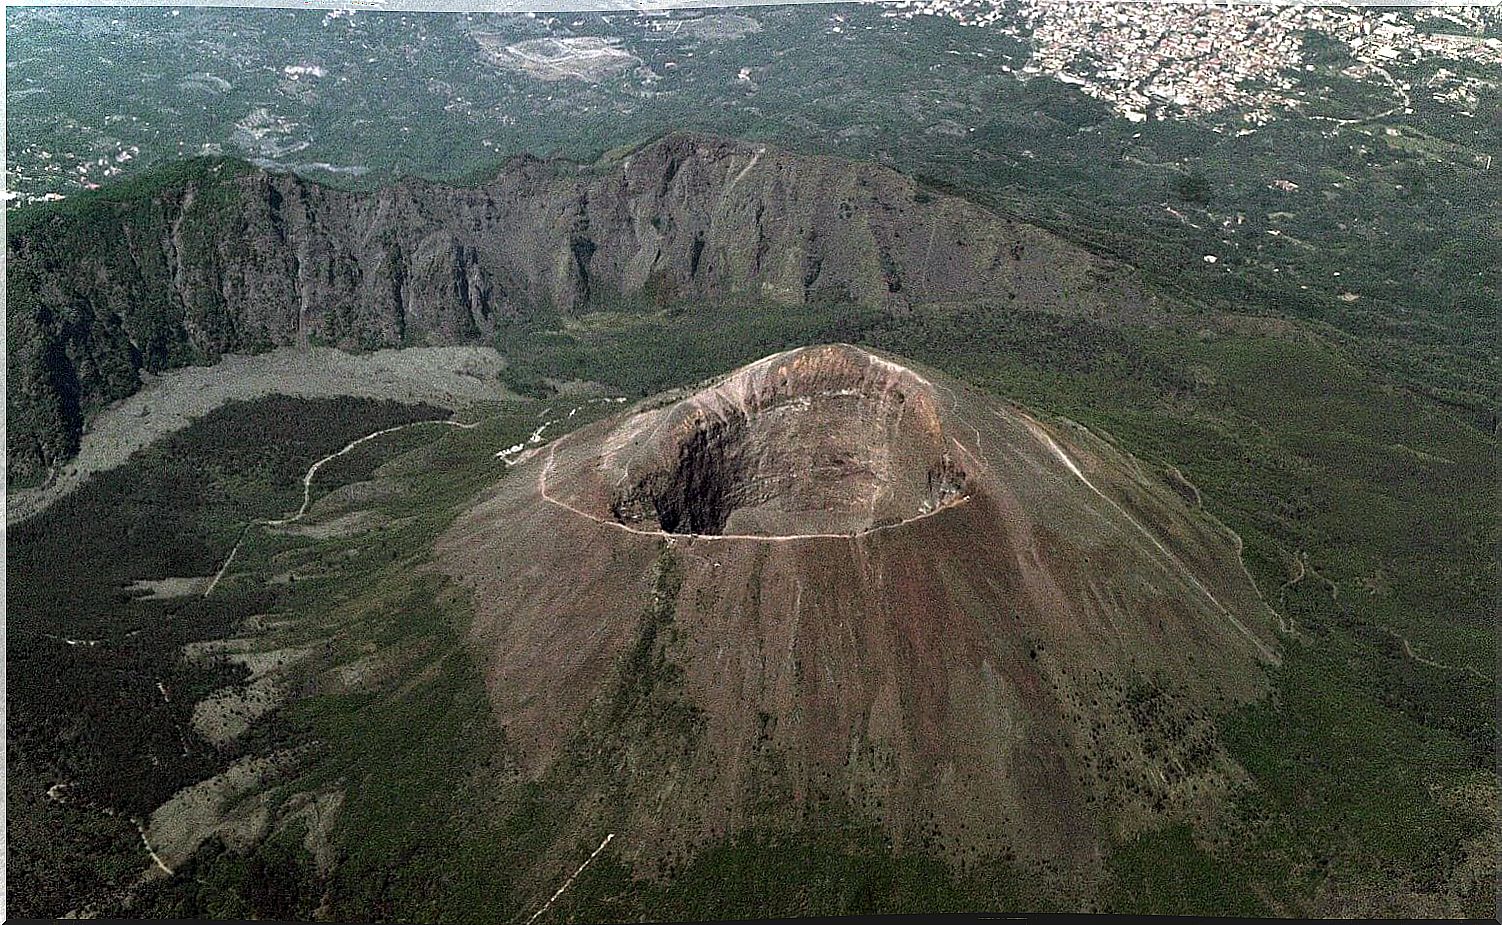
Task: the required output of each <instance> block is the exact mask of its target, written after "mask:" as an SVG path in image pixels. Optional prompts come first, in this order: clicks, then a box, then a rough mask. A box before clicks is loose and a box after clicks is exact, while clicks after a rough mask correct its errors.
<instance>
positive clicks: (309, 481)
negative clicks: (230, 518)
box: [236, 418, 480, 548]
mask: <svg viewBox="0 0 1502 925" xmlns="http://www.w3.org/2000/svg"><path fill="white" fill-rule="evenodd" d="M424 424H443V425H445V426H447V427H461V428H463V429H465V430H469V429H471V428H475V427H479V426H480V422H479V421H474V422H472V423H469V424H465V423H463V422H461V421H451V420H449V419H448V418H439V419H437V420H431V421H412V422H410V423H407V424H398V425H396V426H395V427H387V428H384V429H382V430H378V431H376V432H375V433H370V434H366V435H365V436H363V437H359V438H356V439H354V440H351V441H350V442H349V443H346V444H345V445H344V447H343V448H342V449H339V450H336V451H334V452H332V453H330V454H329V455H327V456H325V457H323V458H322V459H320V460H318V461H317V462H315V463H313V465H311V466H309V467H308V472H307V474H306V475H304V476H303V477H302V507H300V508H298V509H297V513H296V514H293V515H292V516H291V517H284V518H282V519H280V520H263V521H261V523H262V524H263V525H264V526H267V527H280V526H284V525H286V524H290V523H296V522H297V521H299V520H302V517H303V515H304V514H306V513H307V512H308V505H310V504H312V503H313V498H312V493H313V477H314V476H316V475H317V474H318V470H319V469H322V468H323V466H324V464H325V463H328V462H332V461H333V460H335V459H338V458H339V457H340V456H343V455H344V454H345V453H348V452H349V451H350V450H353V449H354V448H355V447H357V446H359V445H360V444H362V443H367V442H369V441H371V440H374V439H375V438H377V437H384V436H385V435H387V434H393V433H396V432H397V431H399V430H406V429H407V428H409V427H421V426H422V425H424ZM236 548H238V544H237V546H236Z"/></svg>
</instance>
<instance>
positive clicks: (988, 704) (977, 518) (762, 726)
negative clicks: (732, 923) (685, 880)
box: [437, 345, 1278, 883]
mask: <svg viewBox="0 0 1502 925" xmlns="http://www.w3.org/2000/svg"><path fill="white" fill-rule="evenodd" d="M1238 551H1239V547H1238V543H1237V540H1236V538H1235V537H1234V535H1233V534H1231V533H1230V532H1229V531H1227V530H1225V529H1224V528H1223V527H1221V526H1220V525H1219V524H1217V523H1216V522H1214V521H1213V520H1212V519H1211V518H1209V517H1208V516H1206V515H1205V514H1203V513H1202V512H1201V511H1200V510H1199V509H1197V508H1196V507H1193V506H1191V504H1190V503H1189V502H1187V501H1186V500H1185V498H1184V497H1183V496H1182V495H1181V494H1179V493H1177V492H1176V491H1175V490H1174V489H1173V487H1171V485H1170V483H1169V482H1168V481H1167V480H1165V479H1164V478H1163V477H1162V476H1160V475H1158V474H1155V473H1154V472H1153V471H1151V470H1150V469H1148V468H1146V467H1145V466H1144V465H1142V464H1141V463H1139V462H1137V461H1136V460H1134V459H1132V458H1131V457H1129V456H1128V455H1127V454H1125V453H1124V452H1122V451H1121V450H1119V449H1118V448H1116V447H1115V446H1114V445H1112V444H1111V443H1110V442H1108V441H1106V440H1104V439H1102V438H1101V437H1099V436H1096V435H1094V434H1092V433H1090V432H1088V431H1086V430H1084V429H1083V428H1080V427H1078V426H1076V425H1072V424H1069V423H1068V422H1061V421H1050V420H1045V419H1043V418H1040V417H1037V416H1034V415H1032V414H1029V413H1027V412H1026V411H1024V410H1022V409H1021V408H1019V407H1016V406H1013V405H1011V404H1009V403H1006V402H1002V401H998V400H996V399H994V398H988V397H985V396H983V395H981V394H979V393H976V392H974V391H971V390H968V389H967V388H966V387H964V386H962V385H960V384H958V383H953V384H951V383H950V382H948V381H946V380H945V379H943V378H942V377H940V376H938V375H937V374H932V375H930V374H924V373H919V372H917V371H915V370H914V369H912V368H909V367H908V366H905V365H902V364H900V363H898V362H895V361H894V360H892V359H889V358H885V357H880V356H877V355H874V354H871V353H868V352H866V351H864V350H860V349H857V348H854V347H849V346H844V345H835V346H822V347H810V348H804V349H799V350H794V351H789V352H785V353H780V354H776V355H774V356H771V357H768V358H766V359H764V360H761V361H759V362H756V363H753V364H751V365H749V366H746V367H744V368H742V369H739V370H737V371H735V372H733V373H731V374H729V375H727V376H725V377H723V378H721V379H719V380H717V381H714V382H712V383H710V384H708V385H706V386H705V387H703V388H702V389H700V390H698V391H693V392H689V393H685V394H679V395H671V396H666V397H664V398H661V399H657V400H652V401H648V402H644V403H642V404H640V405H638V406H636V408H634V409H633V410H631V411H629V412H626V413H624V414H623V415H622V416H619V417H615V418H609V419H605V420H602V421H600V422H597V423H595V424H593V425H590V426H588V427H586V428H583V429H581V430H578V431H575V432H573V433H571V434H569V435H567V436H566V437H563V438H561V439H560V440H558V441H556V442H555V443H554V444H553V445H552V446H551V447H550V448H547V449H540V450H537V451H534V453H533V455H532V456H531V457H530V458H527V459H523V460H521V461H520V462H519V463H518V465H517V467H516V468H515V469H513V470H512V471H511V473H510V474H509V475H508V476H507V477H506V478H505V479H503V480H501V481H499V482H498V483H497V485H496V486H495V488H494V489H493V490H490V491H489V492H488V493H487V494H486V495H485V496H484V497H483V498H482V499H481V500H479V501H478V502H477V503H476V504H475V505H474V506H473V507H472V508H471V509H469V510H468V511H467V512H465V513H463V514H461V515H460V516H459V518H458V519H457V520H456V521H455V522H454V524H453V525H452V527H451V528H450V529H449V530H448V532H447V533H446V534H445V535H443V536H442V537H441V538H440V539H439V540H438V543H437V552H438V562H439V563H440V567H441V568H442V569H443V570H444V571H445V572H446V573H448V574H449V575H450V576H452V577H453V578H455V579H457V580H458V581H459V582H460V583H461V584H463V585H467V586H468V587H469V588H470V589H472V591H473V596H474V601H475V608H476V620H475V622H474V624H473V629H472V632H471V642H472V645H473V647H474V650H475V651H476V653H477V654H478V657H479V658H480V660H481V662H482V663H483V667H484V671H485V676H486V679H487V686H488V691H489V696H490V699H491V702H492V704H493V707H494V709H495V711H496V712H497V714H498V716H499V718H500V720H501V723H502V725H503V727H504V729H505V735H506V739H507V745H508V747H509V748H510V749H511V751H512V753H513V755H514V757H515V761H516V764H517V768H518V770H519V772H520V773H521V774H522V775H523V776H524V777H528V778H532V779H539V780H543V779H555V780H556V779H558V778H559V777H560V775H565V774H568V773H572V772H573V771H577V770H578V769H580V768H582V767H585V766H588V765H590V763H591V762H594V763H595V764H597V765H598V764H603V765H604V766H605V767H606V771H605V773H604V774H603V775H602V776H601V777H600V778H599V780H598V784H597V792H596V793H595V794H594V796H595V799H593V800H588V799H581V800H579V801H578V802H577V804H576V805H577V807H578V808H577V810H576V812H577V814H578V818H577V820H575V822H576V825H577V829H578V830H579V831H578V833H577V834H578V835H584V834H586V833H594V838H595V839H596V840H598V838H599V837H601V836H602V835H603V834H605V833H606V832H611V833H614V834H615V835H616V848H617V850H619V851H621V852H622V853H623V856H624V857H626V858H629V859H631V860H632V861H633V862H634V863H635V864H636V865H637V867H638V868H639V869H640V868H642V867H644V866H650V865H651V864H656V865H658V866H659V867H660V866H661V865H663V864H667V865H668V866H669V867H670V868H671V867H672V866H673V865H675V864H677V863H678V862H680V861H681V860H682V859H683V856H684V855H685V854H688V853H691V852H692V851H693V850H694V847H695V846H697V845H702V844H704V843H705V842H706V840H708V839H712V838H714V837H716V836H720V835H724V834H727V833H734V832H736V831H738V830H741V829H743V828H745V827H749V826H763V825H774V826H775V825H786V826H799V825H809V824H813V823H814V821H815V820H817V819H818V818H820V814H821V813H823V812H825V811H829V812H834V811H835V810H836V809H837V810H838V811H839V812H841V813H846V814H854V815H855V816H856V817H858V818H860V819H863V820H865V821H867V822H877V823H879V824H880V825H881V826H883V827H884V828H885V829H886V831H887V832H888V833H889V835H890V837H891V838H892V839H893V843H894V845H896V846H898V847H899V848H903V847H912V848H915V849H921V850H925V851H937V852H940V853H942V854H943V855H945V856H946V857H949V858H951V859H952V860H956V861H958V862H959V863H961V864H966V863H970V862H983V861H986V860H987V859H995V858H1000V859H1003V860H1005V861H1007V862H1015V863H1019V864H1022V865H1024V866H1027V867H1031V868H1034V869H1035V870H1036V871H1037V872H1038V873H1040V874H1042V875H1048V874H1052V875H1054V877H1055V878H1057V879H1056V880H1055V882H1059V883H1062V882H1065V879H1064V878H1066V877H1068V878H1075V877H1079V876H1081V875H1082V874H1088V873H1089V872H1090V871H1093V870H1098V867H1099V865H1098V861H1099V859H1100V857H1101V853H1102V850H1103V847H1104V845H1105V843H1106V842H1107V840H1108V839H1110V838H1112V837H1120V836H1122V835H1124V834H1127V833H1130V832H1132V831H1134V830H1139V829H1141V828H1142V827H1144V826H1149V825H1157V824H1161V823H1162V822H1164V821H1166V820H1169V819H1173V818H1190V817H1200V816H1202V815H1203V814H1205V813H1208V812H1211V811H1213V809H1214V807H1215V806H1216V805H1217V803H1218V798H1219V796H1220V794H1222V793H1223V792H1224V791H1225V788H1226V787H1227V786H1228V785H1230V784H1232V783H1234V782H1235V780H1236V779H1237V777H1238V774H1239V771H1238V769H1237V768H1236V767H1235V765H1234V764H1233V763H1232V762H1231V761H1230V760H1229V759H1228V758H1227V757H1226V756H1225V754H1224V753H1223V752H1222V750H1221V748H1220V746H1219V745H1218V744H1217V740H1216V734H1215V725H1214V717H1215V715H1216V713H1217V711H1218V710H1219V709H1221V708H1222V707H1224V706H1227V705H1229V704H1231V703H1234V702H1241V701H1244V700H1246V699H1248V698H1251V697H1255V696H1257V694H1258V693H1259V692H1260V690H1261V688H1262V685H1263V671H1262V670H1261V667H1262V666H1263V665H1264V664H1267V663H1270V662H1274V661H1276V660H1277V658H1278V654H1277V651H1276V649H1275V633H1274V631H1273V630H1272V628H1271V627H1272V614H1271V612H1270V611H1269V610H1267V608H1265V606H1264V605H1263V604H1262V602H1261V600H1260V598H1259V596H1258V594H1257V592H1256V590H1255V588H1254V587H1253V585H1252V583H1251V581H1250V580H1249V579H1248V577H1247V575H1246V573H1245V571H1244V570H1243V568H1242V565H1241V562H1240V559H1239V554H1238Z"/></svg>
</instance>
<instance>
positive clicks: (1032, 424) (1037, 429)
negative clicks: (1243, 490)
mask: <svg viewBox="0 0 1502 925" xmlns="http://www.w3.org/2000/svg"><path fill="white" fill-rule="evenodd" d="M1023 418H1024V420H1025V421H1026V422H1027V424H1028V427H1029V429H1031V430H1032V431H1033V434H1034V436H1036V437H1037V438H1038V439H1039V440H1040V441H1042V442H1043V444H1044V445H1045V446H1047V447H1048V449H1049V451H1050V452H1051V453H1053V455H1054V456H1055V457H1056V458H1057V459H1058V460H1059V462H1061V463H1063V464H1064V468H1066V469H1068V470H1069V471H1070V473H1071V474H1072V475H1074V477H1075V478H1077V479H1079V480H1080V481H1081V482H1083V483H1084V485H1085V487H1086V488H1088V489H1090V490H1091V491H1092V492H1094V493H1095V494H1096V495H1098V496H1100V498H1101V500H1103V501H1105V502H1106V503H1107V504H1109V505H1111V507H1113V508H1115V509H1116V510H1117V511H1118V512H1119V513H1120V514H1121V516H1122V517H1125V518H1126V521H1127V523H1129V524H1131V525H1132V526H1133V527H1135V528H1136V529H1137V532H1139V533H1141V534H1142V535H1143V536H1145V537H1147V539H1148V542H1150V543H1152V544H1153V546H1154V547H1156V548H1157V550H1158V551H1159V552H1161V553H1162V554H1163V555H1164V556H1166V557H1167V558H1168V561H1169V562H1172V563H1173V564H1174V565H1176V566H1178V568H1179V571H1180V573H1182V574H1183V576H1184V577H1185V578H1187V579H1189V582H1190V583H1191V584H1193V585H1194V587H1195V588H1196V589H1198V590H1199V592H1200V593H1201V594H1203V595H1204V596H1205V599H1206V600H1208V601H1209V602H1210V603H1211V604H1214V605H1215V609H1216V610H1219V611H1220V613H1221V615H1222V616H1224V617H1225V618H1226V619H1227V620H1229V621H1230V623H1231V625H1232V626H1234V627H1236V629H1237V630H1239V631H1240V632H1241V634H1242V635H1243V636H1245V637H1246V638H1247V639H1248V640H1250V641H1251V643H1252V645H1254V646H1256V647H1257V651H1258V652H1261V653H1262V655H1263V656H1264V657H1266V658H1267V660H1268V661H1269V662H1272V663H1273V664H1275V665H1276V664H1279V663H1280V662H1281V661H1282V659H1281V658H1279V657H1278V654H1277V653H1276V652H1274V651H1273V650H1272V649H1269V648H1268V647H1267V645H1266V643H1264V642H1263V641H1262V640H1261V639H1259V638H1258V637H1257V634H1256V633H1253V632H1252V631H1251V630H1249V629H1247V628H1246V624H1244V623H1242V622H1241V621H1240V620H1238V619H1236V616H1235V614H1233V613H1231V611H1230V609H1229V608H1227V607H1226V606H1225V605H1224V604H1222V603H1221V602H1220V601H1219V600H1217V599H1216V597H1215V595H1213V594H1211V593H1210V589H1208V588H1206V587H1205V586H1204V585H1203V584H1201V583H1200V580H1199V579H1198V578H1197V577H1195V575H1194V573H1193V572H1192V571H1190V570H1189V567H1188V566H1186V565H1185V564H1184V563H1182V562H1180V561H1179V558H1178V556H1175V555H1174V554H1173V553H1172V552H1170V551H1169V549H1168V547H1167V546H1164V545H1163V544H1162V543H1161V542H1160V541H1159V540H1158V538H1157V537H1156V536H1154V535H1153V534H1152V532H1151V531H1149V530H1148V529H1147V528H1146V527H1144V526H1142V524H1140V523H1138V522H1137V519H1136V518H1135V517H1133V516H1132V515H1131V514H1129V513H1127V510H1126V508H1124V507H1122V506H1121V505H1120V504H1118V503H1116V500H1115V499H1114V498H1112V497H1111V496H1109V495H1107V494H1106V493H1105V492H1103V491H1101V490H1100V489H1099V488H1096V487H1095V483H1094V482H1091V481H1090V480H1089V479H1088V478H1086V477H1085V473H1083V472H1081V471H1080V468H1079V466H1077V465H1075V463H1074V460H1072V459H1070V458H1069V454H1068V453H1065V452H1064V449H1063V447H1061V446H1059V444H1058V443H1057V442H1055V441H1054V438H1053V437H1052V436H1050V435H1049V433H1048V431H1046V430H1044V429H1043V426H1042V425H1041V424H1039V423H1038V422H1037V421H1035V420H1034V419H1033V418H1031V417H1029V416H1027V415H1023Z"/></svg>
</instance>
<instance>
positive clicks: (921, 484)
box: [609, 345, 967, 536]
mask: <svg viewBox="0 0 1502 925" xmlns="http://www.w3.org/2000/svg"><path fill="white" fill-rule="evenodd" d="M942 408H943V404H942V402H941V401H940V400H939V396H938V395H937V394H936V393H935V390H934V387H933V386H932V385H931V384H929V382H928V381H927V380H925V379H923V378H922V377H921V376H919V375H917V374H916V373H914V372H913V371H912V370H910V369H908V368H906V367H904V366H900V365H898V364H895V363H891V362H889V361H887V360H884V359H882V358H880V357H877V356H875V355H873V354H871V353H868V352H866V351H863V350H859V349H857V348H854V347H850V346H846V345H837V346H830V347H812V348H806V349H803V350H798V351H792V352H789V353H785V354H778V355H776V356H773V357H770V358H768V359H767V360H764V361H762V362H760V363H757V364H753V365H752V366H749V367H745V368H743V369H741V370H739V371H738V372H737V373H736V374H734V375H733V376H731V377H728V378H726V379H723V380H721V381H719V382H717V383H715V384H714V385H711V386H709V387H708V388H706V389H704V390H702V391H700V392H698V393H696V394H694V395H692V396H690V397H688V398H686V399H684V400H682V401H680V402H678V403H677V404H675V405H672V406H669V407H667V408H664V409H659V410H658V411H656V412H648V413H646V414H643V415H640V416H638V418H637V419H636V420H635V421H633V422H632V424H631V425H630V426H629V427H628V428H627V433H626V434H624V435H623V440H622V443H623V444H624V445H622V446H621V450H620V451H619V452H618V453H615V454H611V455H612V456H613V460H612V461H611V462H610V463H609V467H610V468H615V469H618V470H619V475H618V477H616V478H614V479H611V480H610V483H611V484H614V485H615V486H616V487H615V489H614V490H613V491H612V492H611V494H610V500H609V514H610V516H611V517H612V518H613V519H614V520H615V521H616V522H618V523H621V524H624V525H626V526H629V527H633V528H637V529H648V530H661V531H664V532H667V533H682V534H695V535H711V536H713V535H725V534H735V535H753V536H796V535H809V534H857V533H862V532H865V531H868V530H873V529H877V528H881V527H885V526H891V525H893V524H897V523H901V522H903V521H905V520H911V519H913V518H916V517H921V516H923V515H925V514H930V513H933V512H934V511H937V510H939V509H941V508H943V507H945V506H947V505H950V504H954V503H956V502H958V501H959V500H960V499H962V498H963V497H965V493H966V487H967V476H966V471H965V467H964V465H963V464H962V462H961V461H960V458H961V454H962V452H963V451H962V448H961V447H960V445H959V444H958V443H956V442H954V441H953V440H952V439H950V437H949V436H948V434H947V433H946V429H945V422H944V420H943V414H942V412H941V409H942Z"/></svg>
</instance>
